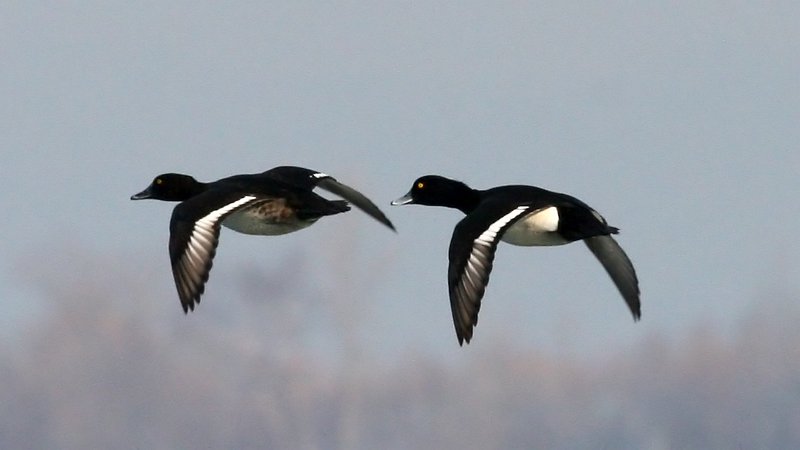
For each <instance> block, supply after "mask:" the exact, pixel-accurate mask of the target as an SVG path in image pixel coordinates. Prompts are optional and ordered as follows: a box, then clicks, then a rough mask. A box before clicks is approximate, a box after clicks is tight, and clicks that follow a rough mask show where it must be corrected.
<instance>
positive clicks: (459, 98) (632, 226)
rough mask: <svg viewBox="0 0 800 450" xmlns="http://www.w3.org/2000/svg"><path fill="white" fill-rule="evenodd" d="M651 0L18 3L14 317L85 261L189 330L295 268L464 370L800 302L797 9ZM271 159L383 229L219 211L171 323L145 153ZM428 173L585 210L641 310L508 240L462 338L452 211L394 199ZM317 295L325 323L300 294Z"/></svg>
mask: <svg viewBox="0 0 800 450" xmlns="http://www.w3.org/2000/svg"><path fill="white" fill-rule="evenodd" d="M640 3H641V4H639V3H635V2H634V3H631V2H601V3H595V2H574V3H571V4H569V5H565V4H555V3H552V2H509V3H505V4H503V5H498V4H497V3H491V4H484V3H480V2H449V3H443V2H434V3H430V2H419V3H411V2H402V3H400V2H369V3H365V4H361V3H353V2H340V3H324V4H323V3H322V2H286V3H273V2H267V3H263V4H252V3H247V4H244V3H242V4H236V5H230V4H228V5H223V4H221V3H219V2H184V3H171V4H159V3H158V2H155V3H149V4H146V5H142V4H132V3H131V4H129V3H125V2H118V3H109V2H60V3H36V4H34V3H31V2H10V3H6V4H5V6H3V7H2V14H0V55H1V56H2V64H0V98H2V99H3V101H2V102H0V146H1V147H2V148H3V155H4V158H3V159H4V162H3V164H2V165H0V177H2V179H3V181H4V186H5V189H3V192H2V194H0V198H2V206H3V208H4V210H5V211H6V219H5V225H4V229H5V230H6V232H7V233H6V239H5V240H4V243H3V246H2V251H0V296H1V297H2V302H0V325H2V328H3V329H4V330H6V331H5V332H3V333H2V335H3V338H4V339H6V338H7V337H8V338H9V339H11V340H12V341H14V340H18V339H19V340H24V339H25V336H26V329H27V327H29V326H35V325H31V324H36V323H39V322H37V321H40V320H42V319H41V316H40V314H41V312H42V311H43V310H45V309H51V306H50V305H49V304H48V302H51V301H53V298H54V297H53V295H52V294H53V293H54V292H58V291H60V290H61V289H62V287H63V286H65V285H69V284H70V283H72V282H74V280H75V279H84V277H85V273H84V272H85V271H86V270H90V268H86V267H84V266H85V265H86V264H88V263H87V262H86V261H87V260H93V259H95V258H99V259H100V260H102V261H105V262H106V264H108V265H109V267H111V266H113V267H114V270H115V271H116V272H117V273H128V274H130V276H131V277H132V278H131V280H138V282H140V283H146V284H147V285H148V287H149V289H150V291H149V292H150V295H148V296H146V297H142V298H140V299H138V300H136V301H137V303H138V306H139V307H141V308H146V309H147V310H148V311H149V310H150V309H152V308H155V309H156V310H157V314H154V316H157V317H161V316H163V317H165V319H164V320H167V321H172V320H175V321H177V322H176V323H175V324H174V326H175V327H177V329H180V327H182V326H192V325H191V323H192V322H199V321H203V323H205V321H214V320H222V321H237V320H255V318H256V317H258V316H257V314H263V315H268V314H269V311H270V309H269V305H270V304H271V303H270V302H271V300H270V299H269V298H266V297H269V296H268V295H265V298H251V299H250V302H251V303H252V305H253V311H251V312H250V313H249V315H251V316H255V317H248V318H247V319H242V318H237V317H235V315H233V314H231V313H230V311H226V308H225V305H226V301H227V298H228V297H230V296H232V295H241V294H242V293H243V292H252V291H250V290H246V289H249V288H244V287H242V284H243V283H250V282H256V281H253V280H261V278H265V279H266V281H265V280H261V281H260V283H262V284H261V285H260V286H262V290H263V291H264V292H267V293H272V292H273V291H272V290H271V289H272V287H271V286H270V285H269V283H267V281H270V280H272V279H276V278H277V279H276V281H278V279H281V277H280V274H281V273H282V272H281V271H282V270H283V271H287V272H288V273H292V274H293V275H294V276H295V280H296V281H295V282H296V283H298V284H304V285H305V284H308V285H310V286H311V287H305V286H304V290H302V291H299V292H313V293H314V294H313V297H314V299H313V300H311V299H308V298H305V297H303V298H300V299H297V301H298V302H299V306H297V308H299V310H300V311H306V309H309V310H311V311H314V312H315V314H312V315H311V317H312V319H313V320H318V321H319V324H320V326H322V327H325V326H329V327H333V328H336V327H337V326H336V325H331V324H330V323H327V321H330V320H334V321H337V322H336V323H338V324H339V325H338V326H341V325H342V324H345V323H347V321H348V320H349V321H352V322H351V323H358V327H356V329H357V333H356V334H354V335H353V336H350V337H348V339H351V340H353V341H355V342H357V343H358V346H359V347H360V348H362V347H363V348H364V349H365V351H366V352H367V355H371V356H363V357H364V358H368V359H369V358H374V359H375V360H376V361H381V362H382V363H385V364H394V363H396V362H397V361H396V355H397V353H395V352H396V351H397V352H402V351H408V352H414V354H422V355H427V356H429V357H432V358H435V359H438V360H445V361H448V362H452V363H453V364H460V363H465V361H466V360H467V358H468V360H469V361H470V362H471V363H473V364H474V363H476V360H475V359H473V358H471V357H469V355H470V352H485V351H487V350H489V349H495V348H497V347H498V345H500V343H503V344H505V345H509V346H512V347H514V348H519V349H523V350H524V351H531V350H533V349H535V350H536V351H545V352H554V353H556V354H562V355H573V356H576V357H578V358H579V359H580V358H588V359H591V360H592V361H596V360H602V359H603V357H604V355H612V354H614V355H618V354H619V353H618V352H619V351H625V349H627V348H629V347H628V346H630V345H633V344H632V343H634V342H641V341H642V340H644V339H646V338H648V337H652V336H659V337H664V338H666V339H675V340H677V341H680V340H681V338H682V337H683V336H686V334H687V332H689V330H692V329H694V328H695V327H697V326H703V327H706V328H709V329H712V330H715V331H719V332H721V333H722V334H723V335H726V333H729V332H730V333H733V331H732V330H736V329H738V328H737V327H739V326H740V325H741V323H742V322H743V321H746V320H747V319H746V317H748V314H750V312H752V311H754V310H756V309H757V304H758V303H759V302H763V301H764V300H765V298H768V295H769V294H772V293H778V294H780V295H782V296H784V297H789V298H792V299H795V300H796V299H797V297H798V292H800V282H799V281H798V280H800V263H798V259H797V258H796V257H795V255H797V254H798V252H800V244H798V242H800V241H798V239H797V230H798V229H800V214H798V213H799V212H800V201H798V199H797V192H798V187H800V186H799V183H798V173H799V171H798V168H800V152H798V151H797V143H798V142H800V127H798V124H800V107H799V106H798V105H800V32H798V29H797V23H800V7H799V6H798V5H797V3H796V2H790V1H775V2H744V1H740V2H712V1H702V2H691V3H684V4H677V3H675V2H640ZM281 164H296V165H302V166H307V167H310V168H314V169H318V170H322V171H324V172H326V173H330V174H332V175H334V176H336V177H337V178H339V179H340V180H341V181H343V182H345V183H348V184H350V185H353V186H355V187H357V188H359V189H360V190H362V191H363V192H364V193H365V194H367V195H368V196H370V197H371V198H372V199H374V200H375V201H376V202H377V203H379V204H380V205H381V206H382V207H384V211H385V212H386V213H387V214H388V215H389V217H390V218H391V219H392V220H393V221H394V223H395V225H396V226H397V228H398V234H397V235H394V234H392V233H389V232H387V231H386V230H385V229H383V228H382V227H381V226H379V225H377V224H376V223H374V221H372V220H371V219H369V218H368V217H366V216H365V215H364V214H362V213H360V212H358V211H353V212H351V213H348V214H346V215H341V216H337V217H331V218H327V219H325V220H322V221H320V222H319V223H318V224H317V225H315V226H314V227H312V228H310V229H308V230H304V231H301V232H298V233H295V234H292V235H288V236H283V237H277V238H260V237H249V236H243V235H238V234H236V233H233V232H230V231H229V230H223V233H222V237H221V245H220V249H219V253H218V256H217V258H216V260H215V266H214V270H213V271H212V273H211V279H210V282H209V284H208V286H207V291H206V294H205V296H204V297H203V302H202V303H201V305H200V308H199V310H198V311H196V312H195V313H194V314H193V315H191V316H189V317H182V316H183V313H182V311H181V309H180V305H179V302H178V300H177V295H176V293H175V289H174V286H173V285H172V279H171V274H170V273H169V268H168V267H169V263H168V256H167V253H166V234H167V226H168V220H169V214H170V211H171V208H172V206H173V205H171V204H166V203H158V202H137V203H134V202H130V201H129V200H128V197H129V196H130V195H131V194H133V193H135V192H138V191H139V190H141V189H142V188H144V187H145V186H146V185H147V184H148V183H149V182H150V180H151V178H152V177H153V176H154V175H156V174H159V173H161V172H167V171H178V172H185V173H189V174H192V175H195V176H196V177H198V178H199V179H201V180H211V179H216V178H220V177H223V176H227V175H231V174H234V173H245V172H258V171H262V170H266V169H268V168H271V167H273V166H276V165H281ZM427 173H439V174H442V175H446V176H450V177H454V178H458V179H461V180H463V181H465V182H467V183H469V184H471V185H473V186H474V187H480V188H486V187H490V186H494V185H499V184H510V183H526V184H533V185H538V186H541V187H545V188H549V189H553V190H557V191H562V192H566V193H569V194H572V195H574V196H577V197H579V198H581V199H582V200H584V201H586V202H587V203H588V204H590V205H592V206H593V207H595V208H596V209H598V210H599V211H600V212H601V213H602V214H603V215H604V216H605V217H606V218H607V219H608V220H609V222H610V223H611V224H612V225H615V226H618V227H619V228H621V229H622V234H621V235H620V237H619V242H620V244H621V245H622V246H623V248H625V250H626V251H627V252H628V254H629V255H630V257H631V259H632V260H633V262H634V264H635V265H636V267H637V270H638V272H639V275H640V279H641V287H642V313H643V317H642V321H641V322H640V323H637V324H634V323H633V322H632V320H631V318H630V315H629V314H628V312H627V310H626V308H625V305H624V303H623V302H622V300H621V299H620V298H619V295H618V293H617V292H616V290H615V288H614V286H613V284H612V283H611V281H610V280H609V279H608V278H607V276H606V275H605V273H604V272H603V270H602V268H601V267H600V265H599V264H598V263H597V261H595V260H594V259H593V257H592V256H591V255H590V254H589V252H588V251H586V249H585V248H584V246H582V245H570V246H566V247H559V248H542V249H530V248H515V247H512V246H507V245H504V246H501V247H500V248H499V250H498V254H497V260H496V264H495V270H494V272H493V274H492V281H491V284H490V285H489V287H488V290H487V293H486V297H485V299H484V306H483V309H482V311H481V320H480V324H479V326H478V327H477V328H476V334H475V339H474V340H473V343H472V344H470V345H469V346H468V347H466V348H458V346H457V342H456V338H455V335H454V332H453V328H452V324H451V318H450V312H449V304H448V300H447V290H446V264H447V245H448V242H449V238H450V233H451V231H452V229H453V226H454V225H455V223H456V222H457V221H458V220H459V218H460V214H459V213H458V212H455V211H449V210H444V209H438V208H426V207H413V206H408V207H402V208H391V207H389V206H388V203H389V201H391V200H393V199H394V198H396V197H398V196H400V195H401V194H404V193H405V192H406V191H407V190H408V188H409V187H410V184H411V182H412V181H413V179H414V178H416V177H417V176H419V175H423V174H427ZM87 255H88V256H87ZM282 265H285V266H287V267H282ZM95 269H97V268H96V267H95V268H94V269H92V270H95ZM39 272H44V273H48V274H56V273H57V274H58V276H55V277H54V278H53V279H51V280H50V281H49V282H45V281H43V279H42V277H40V276H38V273H39ZM276 273H277V274H279V275H276ZM298 273H300V275H297V274H298ZM93 275H94V276H95V277H99V278H103V277H104V276H106V274H104V271H103V270H96V271H95V272H93ZM270 277H276V278H270ZM275 284H277V283H275ZM286 289H288V288H286ZM305 289H308V291H306V290H305ZM232 293H235V294H232ZM111 295H113V293H112V294H111ZM765 296H766V297H765ZM255 297H257V296H255ZM328 297H331V298H336V299H337V300H332V302H334V304H333V306H330V310H328V311H327V313H328V314H330V315H332V316H334V318H325V317H324V313H325V311H326V310H325V309H324V308H323V309H318V308H316V306H318V305H320V303H318V302H323V301H324V299H326V298H328ZM81 305H83V304H81V303H76V306H75V308H81V307H82V306H81ZM315 305H316V306H315ZM278 306H279V305H278ZM278 306H275V307H278ZM284 307H286V308H289V309H288V311H289V312H288V313H287V314H289V315H290V316H291V317H296V316H292V314H293V313H291V311H292V310H291V308H292V307H290V306H285V305H284ZM326 307H327V306H326ZM76 314H78V313H77V312H76ZM265 320H266V319H265ZM275 325H276V326H280V325H281V324H280V323H276V324H275ZM286 327H287V334H288V335H291V334H292V331H291V329H292V328H291V326H290V325H286ZM337 329H338V328H337ZM265 332H266V331H265ZM270 333H271V334H270V336H271V337H272V338H276V335H275V334H274V333H275V330H271V331H270ZM278 336H280V335H278ZM310 336H312V337H310V338H309V340H308V341H305V340H304V341H303V343H304V344H307V345H308V346H311V347H314V346H317V345H321V347H322V348H323V349H325V348H327V347H326V345H330V344H325V343H324V338H323V337H324V336H326V334H325V333H324V332H320V334H319V336H317V337H316V338H314V337H313V333H311V334H310ZM283 339H286V340H287V341H288V340H289V339H288V338H287V337H286V336H284V337H283ZM681 342H683V341H681ZM298 345H299V344H298ZM398 349H400V350H398ZM312 353H313V352H312ZM321 353H324V351H323V352H321ZM317 356H319V355H317Z"/></svg>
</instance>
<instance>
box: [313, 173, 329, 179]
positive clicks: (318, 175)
mask: <svg viewBox="0 0 800 450" xmlns="http://www.w3.org/2000/svg"><path fill="white" fill-rule="evenodd" d="M311 176H312V177H314V178H330V175H328V174H326V173H322V172H317V173H315V174H314V175H311Z"/></svg>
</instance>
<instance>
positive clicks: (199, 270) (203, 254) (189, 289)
mask: <svg viewBox="0 0 800 450" xmlns="http://www.w3.org/2000/svg"><path fill="white" fill-rule="evenodd" d="M259 201H266V200H263V199H261V200H260V199H259V198H258V197H255V196H253V195H244V194H235V193H220V192H217V191H208V192H205V193H203V194H200V195H198V196H196V197H193V198H191V199H189V200H187V201H185V202H183V203H180V204H178V206H176V207H175V209H174V210H173V211H172V219H171V220H170V223H169V258H170V261H171V262H172V275H173V277H174V278H175V286H176V287H177V288H178V297H180V300H181V305H182V306H183V311H184V312H187V313H188V312H189V310H194V306H195V304H196V303H200V296H201V295H202V294H203V291H204V290H205V283H206V281H208V273H209V272H210V271H211V265H212V262H213V259H214V255H215V254H216V249H217V243H218V242H219V230H220V225H221V224H222V221H223V220H224V219H225V217H226V216H228V215H229V214H231V213H233V212H235V211H237V210H239V209H241V208H244V207H246V206H248V205H253V204H256V203H258V202H259ZM209 204H211V205H216V206H214V207H208V206H202V205H209Z"/></svg>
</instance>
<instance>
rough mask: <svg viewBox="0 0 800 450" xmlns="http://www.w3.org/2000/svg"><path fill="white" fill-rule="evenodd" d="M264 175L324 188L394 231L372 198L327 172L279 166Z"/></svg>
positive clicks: (305, 186) (297, 184)
mask: <svg viewBox="0 0 800 450" xmlns="http://www.w3.org/2000/svg"><path fill="white" fill-rule="evenodd" d="M264 175H268V176H270V177H272V178H275V179H278V180H280V181H282V182H284V183H289V184H293V185H295V186H299V187H303V188H305V189H309V190H311V189H314V188H315V187H320V188H322V189H325V190H326V191H328V192H330V193H332V194H336V195H338V196H339V197H341V198H343V199H345V200H347V201H348V202H350V203H352V204H353V205H355V206H356V207H357V208H358V209H360V210H362V211H364V212H365V213H367V214H369V215H370V216H372V218H374V219H375V220H377V221H378V222H380V223H382V224H384V225H386V226H387V227H389V228H391V229H392V231H396V230H395V228H394V225H392V222H391V221H390V220H389V219H388V218H387V217H386V215H385V214H384V213H383V212H382V211H381V210H380V209H379V208H378V207H377V206H376V205H375V203H373V202H372V200H370V199H368V198H367V197H366V196H365V195H364V194H362V193H361V192H358V191H357V190H355V189H353V188H351V187H350V186H347V185H346V184H343V183H340V182H338V181H337V180H336V179H335V178H333V177H332V176H330V175H328V174H325V173H322V172H317V171H315V170H311V169H306V168H303V167H296V166H280V167H275V168H272V169H270V170H268V171H266V172H264Z"/></svg>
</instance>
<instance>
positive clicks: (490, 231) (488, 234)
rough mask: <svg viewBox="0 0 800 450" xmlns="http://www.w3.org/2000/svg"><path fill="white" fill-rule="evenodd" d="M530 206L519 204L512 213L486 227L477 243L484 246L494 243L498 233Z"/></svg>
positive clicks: (475, 242) (476, 240)
mask: <svg viewBox="0 0 800 450" xmlns="http://www.w3.org/2000/svg"><path fill="white" fill-rule="evenodd" d="M528 208H529V207H528V206H518V207H517V208H516V209H514V210H513V211H511V212H510V213H508V214H506V215H505V216H503V217H501V218H500V219H499V220H497V221H496V222H495V223H493V224H491V225H489V228H487V229H486V231H484V232H483V233H481V235H480V236H478V238H477V239H475V241H474V244H475V245H483V246H491V245H492V243H493V242H494V241H495V239H497V233H499V232H500V230H502V229H503V227H504V226H506V225H508V223H509V222H511V221H512V220H514V219H516V218H517V217H518V216H519V215H521V214H522V213H524V212H525V211H527V210H528ZM474 252H475V247H474V245H473V253H474Z"/></svg>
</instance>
